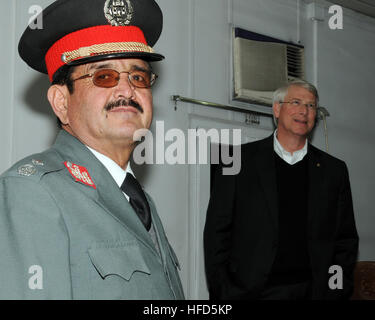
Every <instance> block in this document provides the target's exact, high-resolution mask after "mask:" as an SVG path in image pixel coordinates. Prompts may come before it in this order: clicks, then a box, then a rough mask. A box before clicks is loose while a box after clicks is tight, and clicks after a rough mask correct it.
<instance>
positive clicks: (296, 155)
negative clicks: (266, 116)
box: [273, 129, 307, 165]
mask: <svg viewBox="0 0 375 320" xmlns="http://www.w3.org/2000/svg"><path fill="white" fill-rule="evenodd" d="M273 149H274V150H275V152H276V153H277V154H278V155H279V157H280V158H281V159H283V160H284V161H285V162H287V163H289V164H290V165H293V164H296V163H297V162H299V161H301V160H302V159H303V158H304V157H305V155H306V154H307V139H306V141H305V145H304V146H303V148H302V149H300V150H297V151H294V152H293V154H292V153H290V152H289V151H286V150H285V149H284V148H283V146H282V145H281V144H280V142H279V140H277V129H276V130H275V132H274V134H273Z"/></svg>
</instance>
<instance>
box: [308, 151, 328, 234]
mask: <svg viewBox="0 0 375 320" xmlns="http://www.w3.org/2000/svg"><path fill="white" fill-rule="evenodd" d="M308 148H309V151H308V172H309V173H308V177H309V196H308V208H309V209H308V225H309V231H310V232H312V230H313V227H314V221H316V217H318V215H319V212H321V211H322V210H321V209H322V203H323V201H322V199H321V196H322V190H324V188H323V184H324V181H325V180H324V177H325V170H326V168H325V167H324V163H322V161H321V157H320V156H319V154H318V153H317V152H316V151H315V148H314V147H313V146H312V145H310V144H309V146H308Z"/></svg>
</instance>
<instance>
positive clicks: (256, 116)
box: [172, 95, 270, 124]
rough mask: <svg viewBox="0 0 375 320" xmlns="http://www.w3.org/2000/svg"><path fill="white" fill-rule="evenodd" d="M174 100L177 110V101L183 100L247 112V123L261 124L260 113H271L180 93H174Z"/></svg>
mask: <svg viewBox="0 0 375 320" xmlns="http://www.w3.org/2000/svg"><path fill="white" fill-rule="evenodd" d="M172 100H173V101H174V102H175V110H177V102H178V101H181V102H188V103H193V104H198V105H201V106H205V107H211V108H217V109H221V110H228V111H234V112H241V113H246V123H247V124H259V123H260V115H264V116H270V114H269V113H261V112H256V111H252V110H246V109H242V108H238V107H234V106H230V105H224V104H219V103H214V102H208V101H203V100H197V99H192V98H186V97H181V96H179V95H173V96H172Z"/></svg>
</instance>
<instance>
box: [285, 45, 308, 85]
mask: <svg viewBox="0 0 375 320" xmlns="http://www.w3.org/2000/svg"><path fill="white" fill-rule="evenodd" d="M286 55H287V67H288V79H289V81H291V80H294V79H296V78H299V79H304V78H305V68H304V65H305V61H304V49H303V48H300V47H296V46H293V45H287V49H286Z"/></svg>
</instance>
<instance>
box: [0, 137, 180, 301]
mask: <svg viewBox="0 0 375 320" xmlns="http://www.w3.org/2000/svg"><path fill="white" fill-rule="evenodd" d="M65 162H70V163H72V164H76V165H79V166H81V167H84V168H86V169H87V171H88V173H89V175H90V176H91V179H92V181H93V182H94V184H95V187H96V188H94V187H93V186H90V185H88V184H85V183H83V182H82V181H80V179H75V178H74V177H73V175H72V174H71V173H70V172H69V171H68V169H67V167H66V166H65V165H64V163H65ZM146 196H147V198H148V200H149V203H150V208H151V214H152V221H153V225H154V228H155V232H156V237H157V240H158V243H159V246H160V255H159V253H158V251H157V250H156V247H155V245H154V242H153V241H152V239H151V237H150V235H149V233H148V232H147V231H146V229H145V228H144V226H143V225H142V223H141V221H140V220H139V218H138V217H137V215H136V214H135V212H134V211H133V209H132V207H131V206H130V204H129V202H128V201H127V200H126V198H125V197H124V195H123V193H122V192H121V190H120V189H119V187H118V185H117V184H116V182H115V181H114V180H113V178H112V176H111V175H110V173H109V172H108V171H107V169H106V168H105V167H104V166H103V165H102V164H101V163H100V162H99V161H98V160H97V158H96V157H95V156H94V155H93V154H92V153H91V151H89V150H88V149H87V148H86V147H85V146H84V145H83V144H82V143H81V142H80V141H79V140H78V139H76V138H74V137H73V136H71V135H70V134H68V133H67V132H65V131H64V130H62V131H61V132H60V133H59V135H58V137H57V140H56V143H55V144H54V145H53V146H52V147H51V148H50V149H48V150H46V151H45V152H43V153H40V154H35V155H32V156H30V157H28V158H25V159H23V160H22V161H19V162H18V163H16V164H15V165H14V166H13V167H12V168H10V169H9V170H8V171H6V172H5V173H4V174H2V175H1V176H0V299H168V300H169V299H184V294H183V289H182V286H181V282H180V278H179V275H178V271H177V268H179V264H178V261H177V258H176V255H175V253H174V251H173V249H172V247H171V246H170V245H169V243H168V240H167V238H166V235H165V232H164V230H163V226H162V223H161V221H160V218H159V216H158V214H157V212H156V208H155V205H154V203H153V201H152V200H151V198H150V197H149V196H148V195H146Z"/></svg>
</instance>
